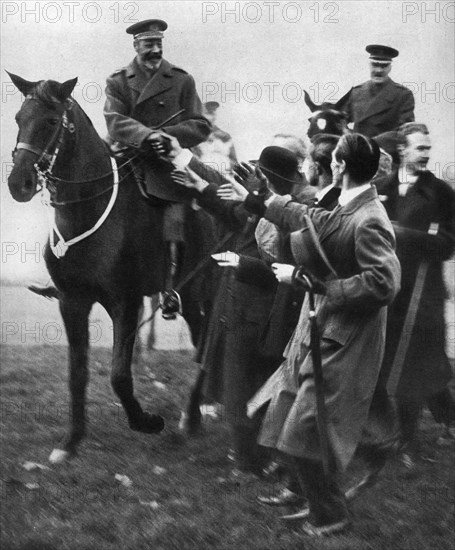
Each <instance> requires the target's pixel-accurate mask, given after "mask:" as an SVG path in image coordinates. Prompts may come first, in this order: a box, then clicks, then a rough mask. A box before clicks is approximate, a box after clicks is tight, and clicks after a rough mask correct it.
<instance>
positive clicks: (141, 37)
mask: <svg viewBox="0 0 455 550" xmlns="http://www.w3.org/2000/svg"><path fill="white" fill-rule="evenodd" d="M166 28H167V24H166V23H165V22H164V21H161V20H159V19H150V20H147V21H142V22H140V23H135V24H134V25H131V26H130V27H128V29H127V30H126V32H127V33H128V34H132V35H133V36H134V49H135V50H136V52H137V55H136V57H135V58H134V59H133V61H132V62H131V63H130V64H129V65H128V66H127V67H125V68H123V69H119V70H118V71H115V72H114V73H113V74H112V75H111V76H109V77H108V79H107V85H106V103H105V106H104V116H105V119H106V124H107V129H108V133H109V137H110V139H111V141H112V142H114V143H116V144H117V145H119V146H121V147H122V146H123V147H131V148H133V149H143V150H144V151H145V152H147V149H149V150H150V153H151V150H152V148H153V149H155V150H156V151H157V152H158V153H162V152H165V147H164V137H163V132H165V133H166V134H169V135H171V136H174V137H175V138H177V140H178V141H179V143H180V145H181V146H182V147H193V146H195V145H197V144H198V143H201V142H202V141H204V140H205V139H206V138H207V137H208V135H209V134H210V123H209V122H208V120H207V119H205V118H204V117H203V116H202V114H201V113H202V106H201V101H200V99H199V97H198V95H197V92H196V88H195V83H194V79H193V77H192V76H191V75H190V74H188V73H187V72H186V71H184V70H183V69H181V68H180V67H177V66H175V65H172V64H171V63H169V62H168V61H167V60H166V59H163V48H162V39H163V35H164V31H165V30H166ZM182 109H184V112H183V113H181V114H180V115H179V116H178V117H176V118H174V119H172V120H171V121H170V122H169V123H168V124H165V125H164V127H162V128H160V129H159V130H156V128H157V127H158V126H161V124H162V123H163V122H165V121H166V120H167V119H169V118H170V117H172V116H173V115H175V114H176V113H178V112H179V111H180V110H182ZM147 184H148V185H147V191H148V192H149V193H150V194H151V195H153V196H155V197H159V198H161V199H165V200H170V201H177V202H179V201H181V200H183V199H185V198H188V196H189V195H190V194H189V193H188V192H187V190H185V189H184V188H182V187H180V186H178V185H172V182H170V181H169V180H168V181H166V182H165V183H163V181H161V180H160V178H155V179H154V180H153V181H151V180H150V181H148V182H147Z"/></svg>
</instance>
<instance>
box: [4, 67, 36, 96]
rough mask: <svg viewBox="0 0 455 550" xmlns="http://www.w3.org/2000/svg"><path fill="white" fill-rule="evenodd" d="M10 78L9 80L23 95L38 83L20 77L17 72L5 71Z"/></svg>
mask: <svg viewBox="0 0 455 550" xmlns="http://www.w3.org/2000/svg"><path fill="white" fill-rule="evenodd" d="M6 72H7V73H8V75H9V77H10V78H11V82H12V83H13V84H14V85H15V86H16V88H17V89H18V90H19V91H20V92H21V93H22V94H24V95H25V96H26V95H28V94H29V93H31V92H32V91H33V89H34V88H35V86H36V85H37V84H38V82H39V81H37V82H29V81H28V80H25V79H24V78H21V77H20V76H18V75H17V74H13V73H10V72H8V71H6Z"/></svg>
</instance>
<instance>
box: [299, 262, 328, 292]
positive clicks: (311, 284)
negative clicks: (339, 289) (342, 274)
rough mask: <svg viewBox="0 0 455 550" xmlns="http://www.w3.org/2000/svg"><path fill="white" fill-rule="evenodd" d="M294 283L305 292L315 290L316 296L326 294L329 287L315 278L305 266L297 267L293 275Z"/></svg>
mask: <svg viewBox="0 0 455 550" xmlns="http://www.w3.org/2000/svg"><path fill="white" fill-rule="evenodd" d="M292 282H293V283H295V284H297V285H299V286H301V287H303V288H304V289H305V290H313V292H314V293H315V294H325V293H326V292H327V287H326V284H325V283H324V281H322V280H321V279H318V278H317V277H315V276H314V275H313V274H312V273H310V272H309V271H307V270H306V269H305V267H303V266H297V267H296V268H295V269H294V273H293V274H292Z"/></svg>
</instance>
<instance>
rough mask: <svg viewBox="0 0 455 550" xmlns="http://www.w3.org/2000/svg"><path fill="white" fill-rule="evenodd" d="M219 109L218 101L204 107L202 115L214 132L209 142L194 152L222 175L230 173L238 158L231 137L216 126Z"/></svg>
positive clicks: (200, 145) (208, 139) (202, 144)
mask: <svg viewBox="0 0 455 550" xmlns="http://www.w3.org/2000/svg"><path fill="white" fill-rule="evenodd" d="M219 107H220V104H219V103H218V102H217V101H207V103H204V105H203V106H202V113H203V115H204V116H205V118H206V119H207V120H208V121H209V122H210V123H211V124H212V131H211V133H210V135H209V137H208V138H207V141H204V142H203V143H201V144H199V145H198V146H196V147H194V148H193V150H192V151H193V153H194V154H195V155H196V156H197V157H198V158H199V159H200V160H201V161H202V162H205V163H206V164H209V165H211V166H213V168H215V169H216V170H218V171H220V172H222V173H225V172H228V173H229V172H231V171H232V169H233V168H234V165H235V164H236V162H237V156H236V153H235V147H234V142H233V140H232V137H231V135H230V134H228V132H225V131H224V130H221V128H219V127H218V126H217V125H216V124H215V123H216V119H217V115H218V109H219Z"/></svg>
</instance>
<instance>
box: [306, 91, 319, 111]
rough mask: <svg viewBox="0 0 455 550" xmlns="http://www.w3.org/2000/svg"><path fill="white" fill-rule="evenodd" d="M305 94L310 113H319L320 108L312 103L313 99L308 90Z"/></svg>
mask: <svg viewBox="0 0 455 550" xmlns="http://www.w3.org/2000/svg"><path fill="white" fill-rule="evenodd" d="M303 93H304V95H305V103H306V104H307V105H308V108H309V109H310V111H311V112H312V113H314V111H318V110H319V107H318V106H317V105H316V104H315V103H313V102H312V101H311V97H310V96H309V94H308V92H307V91H306V90H303Z"/></svg>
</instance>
